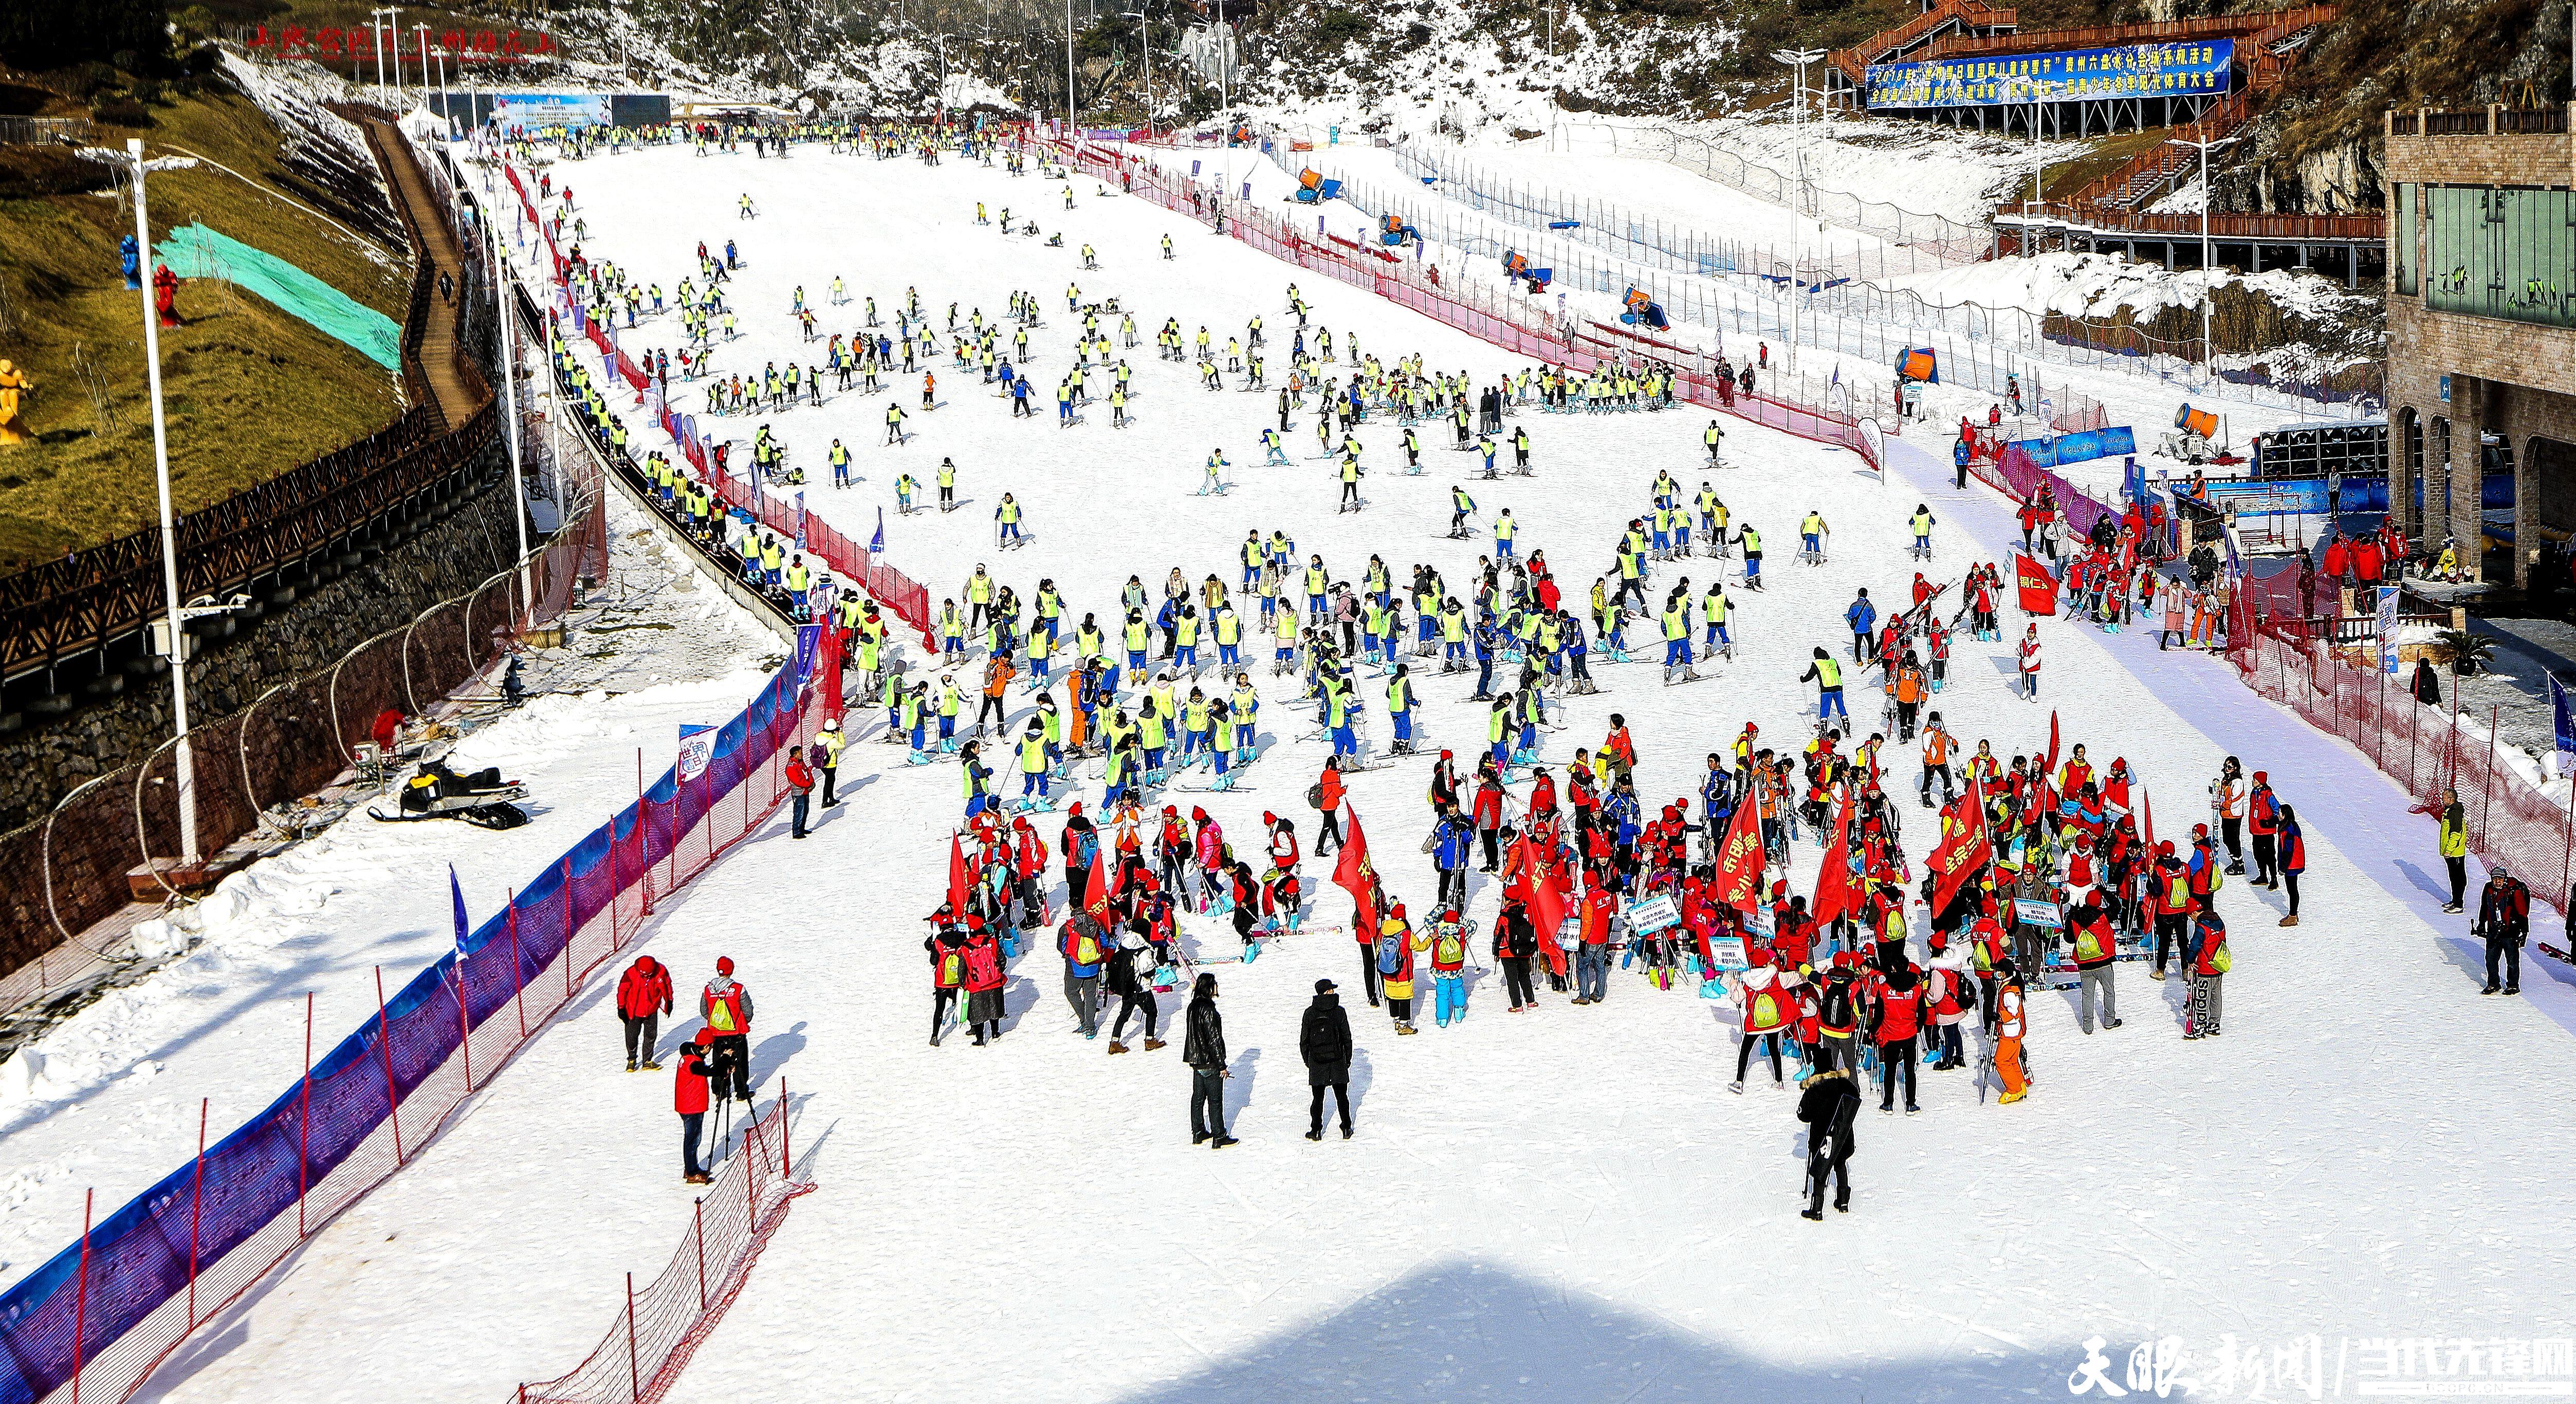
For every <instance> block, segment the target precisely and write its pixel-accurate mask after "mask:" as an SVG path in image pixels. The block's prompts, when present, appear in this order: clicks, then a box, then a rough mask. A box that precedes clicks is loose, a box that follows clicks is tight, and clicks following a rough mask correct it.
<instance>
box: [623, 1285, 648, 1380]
mask: <svg viewBox="0 0 2576 1404" xmlns="http://www.w3.org/2000/svg"><path fill="white" fill-rule="evenodd" d="M626 1378H627V1383H628V1387H629V1388H630V1389H632V1390H633V1391H634V1397H635V1400H636V1404H643V1399H644V1367H643V1366H642V1365H641V1364H640V1363H638V1362H637V1360H636V1358H635V1274H633V1273H631V1272H630V1273H628V1274H626Z"/></svg>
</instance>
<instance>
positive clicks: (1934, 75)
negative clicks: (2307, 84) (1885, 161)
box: [1868, 39, 2236, 107]
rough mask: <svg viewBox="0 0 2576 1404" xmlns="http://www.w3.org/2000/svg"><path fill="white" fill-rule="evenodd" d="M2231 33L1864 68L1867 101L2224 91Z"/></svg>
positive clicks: (1910, 103) (1942, 102)
mask: <svg viewBox="0 0 2576 1404" xmlns="http://www.w3.org/2000/svg"><path fill="white" fill-rule="evenodd" d="M2235 57H2236V41H2235V40H2233V39H2208V40H2202V41H2199V42H2196V43H2189V44H2123V45H2119V46H2117V47H2115V48H2108V49H2069V50H2064V51H2061V52H2058V53H2050V54H2010V55H2004V56H2001V57H1997V58H1962V59H1939V60H1935V61H1932V62H1929V63H1874V64H1871V65H1870V66H1869V83H1868V90H1869V105H1870V106H1872V107H2011V106H2016V105H2018V104H2022V103H2028V102H2090V101H2095V100H2099V99H2104V98H2149V97H2205V96H2215V95H2218V94H2223V93H2225V92H2226V91H2227V89H2228V85H2229V73H2228V66H2229V64H2231V63H2232V62H2233V61H2234V60H2235Z"/></svg>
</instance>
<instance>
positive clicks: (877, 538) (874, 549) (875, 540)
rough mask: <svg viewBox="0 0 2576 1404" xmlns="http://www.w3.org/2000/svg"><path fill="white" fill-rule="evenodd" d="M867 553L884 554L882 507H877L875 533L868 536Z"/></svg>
mask: <svg viewBox="0 0 2576 1404" xmlns="http://www.w3.org/2000/svg"><path fill="white" fill-rule="evenodd" d="M868 554H869V555H871V556H882V555H884V554H885V508H883V507H879V508H878V509H877V534H876V535H874V536H871V537H869V538H868Z"/></svg>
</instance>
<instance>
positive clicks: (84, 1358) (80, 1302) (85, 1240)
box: [72, 1189, 98, 1404]
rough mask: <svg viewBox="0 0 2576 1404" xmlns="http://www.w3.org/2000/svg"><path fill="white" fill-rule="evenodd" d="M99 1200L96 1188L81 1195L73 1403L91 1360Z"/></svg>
mask: <svg viewBox="0 0 2576 1404" xmlns="http://www.w3.org/2000/svg"><path fill="white" fill-rule="evenodd" d="M97 1204H98V1191H97V1190H94V1189H93V1190H91V1191H89V1192H88V1193H87V1194H86V1195H85V1196H84V1197H83V1198H82V1199H81V1255H80V1287H79V1288H78V1290H77V1295H75V1296H74V1298H73V1302H72V1404H80V1391H81V1371H82V1370H83V1369H85V1368H87V1367H88V1364H89V1360H88V1355H87V1346H88V1344H89V1226H90V1211H91V1210H92V1209H93V1208H95V1207H96V1206H97Z"/></svg>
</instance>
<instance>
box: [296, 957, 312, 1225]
mask: <svg viewBox="0 0 2576 1404" xmlns="http://www.w3.org/2000/svg"><path fill="white" fill-rule="evenodd" d="M312 1143H313V992H312V991H311V990H306V991H305V992H304V1094H303V1100H302V1101H301V1102H300V1103H299V1104H298V1106H297V1108H296V1112H295V1236H296V1237H297V1238H302V1237H303V1236H304V1192H305V1189H306V1188H307V1186H306V1183H305V1181H306V1179H307V1177H308V1176H310V1175H311V1173H312V1171H311V1170H310V1169H309V1168H308V1167H309V1166H311V1165H312V1163H313V1160H312V1157H311V1156H309V1155H307V1154H306V1147H308V1146H310V1145H311V1144H312Z"/></svg>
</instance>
